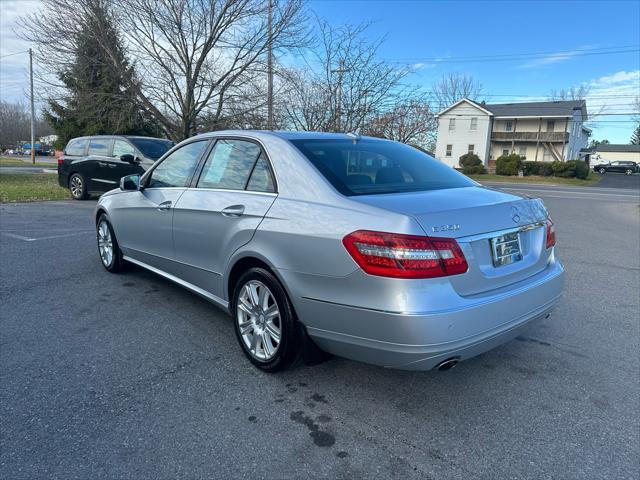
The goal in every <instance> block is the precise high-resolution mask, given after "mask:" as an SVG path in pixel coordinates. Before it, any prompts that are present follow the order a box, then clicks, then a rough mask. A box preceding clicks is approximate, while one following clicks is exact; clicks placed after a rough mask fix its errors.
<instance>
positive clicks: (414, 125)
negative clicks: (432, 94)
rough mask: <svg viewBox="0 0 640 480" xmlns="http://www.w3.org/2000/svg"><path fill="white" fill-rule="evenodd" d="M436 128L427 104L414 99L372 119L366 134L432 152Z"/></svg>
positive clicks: (435, 121)
mask: <svg viewBox="0 0 640 480" xmlns="http://www.w3.org/2000/svg"><path fill="white" fill-rule="evenodd" d="M437 128H438V122H437V119H436V117H435V114H434V112H433V111H432V110H431V108H430V107H429V104H428V103H427V102H426V101H424V100H423V99H419V98H415V99H412V100H409V101H408V102H407V103H401V104H398V105H396V106H395V107H394V108H393V109H391V110H390V111H389V112H387V113H383V114H381V115H379V116H377V117H376V118H374V119H373V121H372V122H371V124H370V125H369V126H368V129H367V131H366V133H367V134H369V135H373V136H376V137H383V138H388V139H391V140H396V141H398V142H402V143H407V144H410V145H414V146H418V147H420V148H422V149H425V150H429V151H432V150H433V148H434V147H435V141H436V131H437Z"/></svg>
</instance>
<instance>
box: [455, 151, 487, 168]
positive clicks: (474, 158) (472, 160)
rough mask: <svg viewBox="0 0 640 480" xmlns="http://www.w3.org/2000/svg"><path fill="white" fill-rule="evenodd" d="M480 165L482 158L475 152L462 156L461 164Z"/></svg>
mask: <svg viewBox="0 0 640 480" xmlns="http://www.w3.org/2000/svg"><path fill="white" fill-rule="evenodd" d="M478 165H482V160H480V157H479V156H478V155H476V154H475V153H465V154H464V155H462V156H461V157H460V166H461V167H463V168H464V167H477V166H478Z"/></svg>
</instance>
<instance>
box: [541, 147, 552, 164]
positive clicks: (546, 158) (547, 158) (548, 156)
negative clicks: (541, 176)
mask: <svg viewBox="0 0 640 480" xmlns="http://www.w3.org/2000/svg"><path fill="white" fill-rule="evenodd" d="M542 161H543V162H550V161H551V152H550V151H549V150H547V149H546V148H545V149H544V153H543V155H542Z"/></svg>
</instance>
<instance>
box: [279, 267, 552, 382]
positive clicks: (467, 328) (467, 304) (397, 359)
mask: <svg viewBox="0 0 640 480" xmlns="http://www.w3.org/2000/svg"><path fill="white" fill-rule="evenodd" d="M280 273H281V274H282V275H283V277H284V278H285V282H286V283H287V284H288V285H290V283H289V280H292V279H290V278H286V277H287V276H288V275H289V274H288V273H287V272H280ZM303 283H304V282H303ZM563 285H564V268H563V267H562V265H561V263H560V262H559V261H557V260H553V261H552V262H551V263H549V265H548V266H547V268H546V269H544V270H543V271H542V272H539V273H537V274H536V275H534V276H532V277H530V278H528V279H526V280H525V281H522V282H519V283H518V284H515V285H510V286H509V287H506V288H502V289H499V290H495V291H492V292H490V293H489V294H484V295H474V296H469V297H460V296H457V298H453V297H449V298H448V299H447V301H444V302H443V301H439V302H437V303H439V304H440V305H443V304H445V303H447V304H449V305H451V307H450V308H438V309H433V310H422V311H406V312H404V311H403V312H397V311H386V310H382V309H379V308H375V309H374V308H366V307H362V306H357V307H355V306H350V305H346V304H344V303H334V302H331V301H327V300H318V299H314V298H309V297H305V296H302V297H300V296H297V295H295V294H294V295H293V297H294V298H295V300H294V303H295V304H296V305H295V307H296V310H297V312H298V315H299V317H300V320H301V321H302V323H304V324H305V325H306V327H307V331H308V333H309V335H310V336H311V337H312V338H313V340H314V341H315V342H316V343H317V344H318V346H319V347H320V348H322V349H323V350H326V351H327V352H330V353H333V354H335V355H338V356H341V357H346V358H350V359H353V360H358V361H363V362H366V363H371V364H374V365H380V366H384V367H390V368H399V369H405V370H429V369H432V368H434V367H435V366H436V365H438V364H439V363H441V362H442V361H444V360H447V359H449V358H452V357H455V358H457V359H460V360H465V359H468V358H471V357H474V356H476V355H479V354H481V353H483V352H486V351H487V350H490V349H492V348H495V347H497V346H499V345H501V344H503V343H505V342H507V341H509V340H511V339H512V338H514V337H516V336H517V335H518V334H519V332H520V331H521V329H523V328H524V327H525V326H526V325H527V324H528V323H530V322H531V321H534V320H536V319H538V318H541V317H544V316H546V315H547V314H548V313H549V311H550V310H551V309H552V308H553V306H554V305H555V304H556V302H557V301H558V299H559V298H560V295H561V291H562V288H563ZM412 290H413V289H411V288H407V291H406V295H411V294H412ZM427 291H428V290H427ZM416 292H417V293H418V294H420V295H424V294H425V290H417V291H414V293H413V294H416ZM432 294H433V295H434V296H442V295H447V296H451V295H452V293H451V291H450V290H447V291H445V287H444V285H443V284H436V285H434V289H433V292H432ZM408 303H410V304H411V303H415V302H411V301H410V302H408Z"/></svg>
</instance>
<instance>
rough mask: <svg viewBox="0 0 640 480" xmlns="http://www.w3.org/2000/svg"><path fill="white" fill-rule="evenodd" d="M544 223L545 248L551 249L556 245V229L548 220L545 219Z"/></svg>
mask: <svg viewBox="0 0 640 480" xmlns="http://www.w3.org/2000/svg"><path fill="white" fill-rule="evenodd" d="M544 223H545V225H546V226H547V248H551V247H553V246H554V245H555V244H556V229H555V227H554V226H553V222H552V221H551V219H550V218H547V219H546V220H545V222H544Z"/></svg>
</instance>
